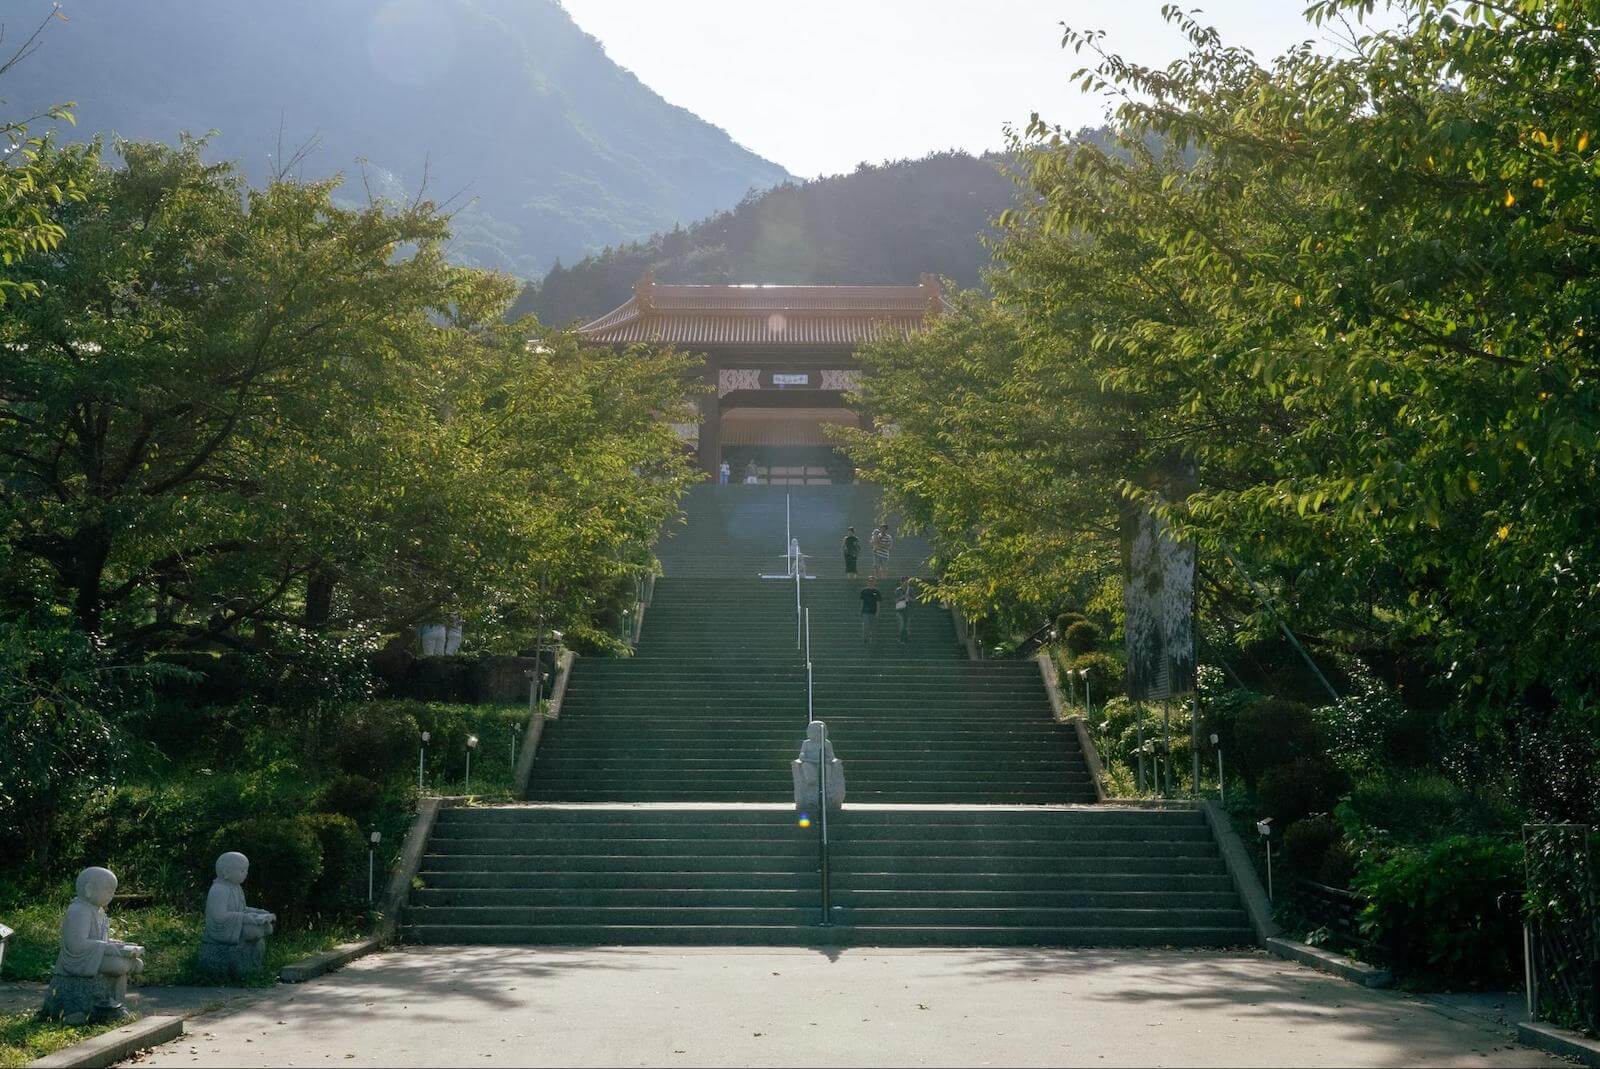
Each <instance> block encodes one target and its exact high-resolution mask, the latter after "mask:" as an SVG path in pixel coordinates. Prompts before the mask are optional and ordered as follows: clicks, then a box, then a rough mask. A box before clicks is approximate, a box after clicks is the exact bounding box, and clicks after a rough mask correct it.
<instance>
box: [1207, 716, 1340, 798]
mask: <svg viewBox="0 0 1600 1069" xmlns="http://www.w3.org/2000/svg"><path fill="white" fill-rule="evenodd" d="M1232 734H1233V753H1232V754H1228V755H1227V758H1228V759H1229V760H1230V761H1231V763H1232V765H1233V768H1234V770H1235V771H1237V772H1238V773H1239V775H1240V776H1243V777H1244V779H1245V780H1246V781H1247V782H1249V783H1255V782H1256V781H1257V780H1258V779H1260V778H1261V775H1262V773H1264V772H1266V770H1267V769H1269V768H1277V767H1278V766H1280V765H1286V764H1288V763H1289V762H1291V761H1293V760H1294V759H1295V758H1297V757H1300V756H1302V755H1306V754H1321V753H1322V751H1323V746H1322V739H1321V736H1320V734H1319V733H1318V731H1317V726H1316V722H1315V720H1313V718H1312V716H1311V710H1310V709H1309V708H1307V707H1306V706H1305V705H1302V704H1301V703H1300V702H1294V701H1287V700H1284V699H1282V698H1263V699H1262V700H1261V701H1258V702H1254V703H1252V704H1250V705H1247V706H1245V707H1244V708H1243V709H1240V710H1239V711H1238V712H1237V713H1235V714H1234V717H1233V732H1232ZM1306 812H1311V810H1307V811H1306ZM1285 815H1286V816H1287V814H1285ZM1302 815H1303V814H1302Z"/></svg>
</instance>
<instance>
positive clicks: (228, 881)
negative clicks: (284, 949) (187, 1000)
mask: <svg viewBox="0 0 1600 1069" xmlns="http://www.w3.org/2000/svg"><path fill="white" fill-rule="evenodd" d="M248 875H250V859H249V858H247V857H245V856H244V855H243V854H237V853H233V852H232V851H229V852H228V853H226V854H223V855H222V856H221V857H219V858H217V878H216V879H215V880H213V881H212V882H211V890H210V891H209V892H207V894H206V926H205V931H204V932H203V933H202V934H201V936H200V968H201V969H202V970H204V971H206V972H209V973H214V974H220V975H223V976H229V977H235V978H242V977H245V976H248V975H250V974H251V973H253V972H255V971H256V970H258V969H260V968H261V966H262V964H263V963H264V962H265V961H266V951H267V936H269V935H271V934H272V929H273V926H274V925H275V924H277V922H278V918H277V917H276V916H274V915H273V914H271V913H268V912H267V911H266V910H264V909H254V908H252V907H250V906H247V905H245V901H244V886H243V884H244V881H245V877H246V876H248Z"/></svg>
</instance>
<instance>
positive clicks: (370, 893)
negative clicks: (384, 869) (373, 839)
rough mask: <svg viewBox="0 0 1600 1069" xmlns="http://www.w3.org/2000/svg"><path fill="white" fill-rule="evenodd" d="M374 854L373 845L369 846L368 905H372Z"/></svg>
mask: <svg viewBox="0 0 1600 1069" xmlns="http://www.w3.org/2000/svg"><path fill="white" fill-rule="evenodd" d="M372 854H373V850H372V847H371V846H368V847H367V905H369V906H370V905H372Z"/></svg>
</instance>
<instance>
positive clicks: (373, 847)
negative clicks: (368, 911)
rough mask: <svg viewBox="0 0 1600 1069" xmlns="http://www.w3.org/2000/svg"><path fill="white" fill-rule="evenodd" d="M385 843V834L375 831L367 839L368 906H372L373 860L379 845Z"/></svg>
mask: <svg viewBox="0 0 1600 1069" xmlns="http://www.w3.org/2000/svg"><path fill="white" fill-rule="evenodd" d="M381 842H383V832H381V831H374V832H373V833H372V834H371V835H370V836H369V837H368V838H367V905H369V906H370V905H372V869H373V858H374V857H375V856H376V855H377V852H378V844H379V843H381Z"/></svg>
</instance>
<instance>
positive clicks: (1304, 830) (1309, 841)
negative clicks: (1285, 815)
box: [1283, 813, 1344, 883]
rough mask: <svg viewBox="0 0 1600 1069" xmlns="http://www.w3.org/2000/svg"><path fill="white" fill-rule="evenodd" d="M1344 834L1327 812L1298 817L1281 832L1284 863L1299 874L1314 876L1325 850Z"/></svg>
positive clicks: (1329, 848) (1324, 855) (1325, 854)
mask: <svg viewBox="0 0 1600 1069" xmlns="http://www.w3.org/2000/svg"><path fill="white" fill-rule="evenodd" d="M1343 837H1344V834H1343V832H1342V831H1341V830H1340V828H1339V822H1338V821H1336V820H1334V819H1333V818H1332V817H1330V816H1328V815H1327V814H1326V813H1319V814H1317V815H1316V816H1313V817H1306V818H1305V819H1304V820H1297V821H1295V822H1294V823H1293V824H1290V825H1289V830H1288V831H1285V832H1284V833H1283V860H1284V863H1285V864H1287V865H1288V866H1289V868H1291V869H1293V870H1294V871H1295V872H1297V873H1299V874H1300V875H1301V876H1308V877H1310V878H1312V879H1316V873H1317V871H1318V869H1320V868H1321V867H1322V862H1323V860H1324V859H1325V858H1326V857H1327V856H1328V851H1329V850H1331V849H1332V848H1333V847H1334V845H1335V844H1337V843H1339V842H1340V841H1341V840H1342V839H1343ZM1318 882H1319V883H1320V882H1321V881H1320V880H1319V881H1318Z"/></svg>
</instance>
